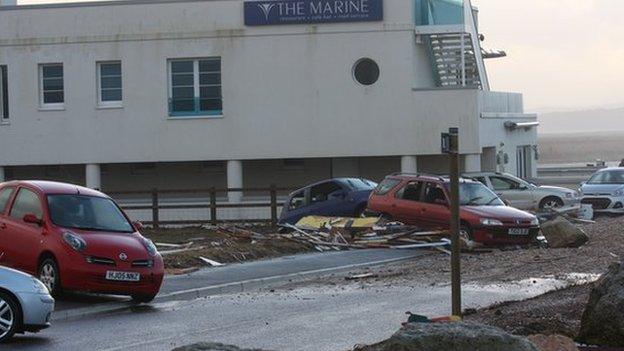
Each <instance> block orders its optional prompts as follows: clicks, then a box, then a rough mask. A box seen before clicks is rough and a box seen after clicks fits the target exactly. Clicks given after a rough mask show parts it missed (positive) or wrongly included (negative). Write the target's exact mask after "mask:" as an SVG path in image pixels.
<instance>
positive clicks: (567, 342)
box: [527, 334, 578, 351]
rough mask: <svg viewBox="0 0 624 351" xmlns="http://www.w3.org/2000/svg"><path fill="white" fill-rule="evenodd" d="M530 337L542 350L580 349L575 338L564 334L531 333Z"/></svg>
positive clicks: (570, 350) (574, 350)
mask: <svg viewBox="0 0 624 351" xmlns="http://www.w3.org/2000/svg"><path fill="white" fill-rule="evenodd" d="M527 339H529V340H530V341H531V342H532V343H533V344H535V346H537V348H538V349H539V350H540V351H578V347H577V346H576V343H575V342H574V340H572V339H570V338H568V337H567V336H563V335H542V334H536V335H531V336H529V337H528V338H527Z"/></svg>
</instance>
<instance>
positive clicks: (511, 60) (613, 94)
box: [18, 0, 624, 112]
mask: <svg viewBox="0 0 624 351" xmlns="http://www.w3.org/2000/svg"><path fill="white" fill-rule="evenodd" d="M66 1H67V0H18V3H20V4H32V3H42V2H66ZM387 1H408V0H387ZM473 5H475V6H478V7H479V12H480V20H479V26H480V32H481V33H482V34H484V35H485V42H484V43H483V46H484V47H485V48H495V49H502V50H505V51H506V52H507V54H508V57H506V58H502V59H491V60H487V69H488V75H489V77H490V85H491V88H492V90H495V91H509V92H521V93H524V101H525V109H526V110H527V112H550V111H565V110H582V109H595V108H615V107H624V1H622V0H522V1H518V0H473Z"/></svg>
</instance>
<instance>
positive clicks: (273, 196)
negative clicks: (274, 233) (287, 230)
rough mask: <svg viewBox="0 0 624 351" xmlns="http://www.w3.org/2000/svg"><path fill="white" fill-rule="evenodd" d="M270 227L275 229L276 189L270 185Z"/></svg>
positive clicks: (273, 185)
mask: <svg viewBox="0 0 624 351" xmlns="http://www.w3.org/2000/svg"><path fill="white" fill-rule="evenodd" d="M271 225H272V226H273V227H274V228H275V227H277V189H276V188H275V184H271Z"/></svg>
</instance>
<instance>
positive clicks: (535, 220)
mask: <svg viewBox="0 0 624 351" xmlns="http://www.w3.org/2000/svg"><path fill="white" fill-rule="evenodd" d="M539 224H540V222H539V219H537V217H533V219H532V220H531V225H539Z"/></svg>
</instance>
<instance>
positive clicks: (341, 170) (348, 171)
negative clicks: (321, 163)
mask: <svg viewBox="0 0 624 351" xmlns="http://www.w3.org/2000/svg"><path fill="white" fill-rule="evenodd" d="M331 162H332V177H333V178H339V177H359V176H360V164H359V160H358V159H357V158H347V157H345V158H332V160H331Z"/></svg>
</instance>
